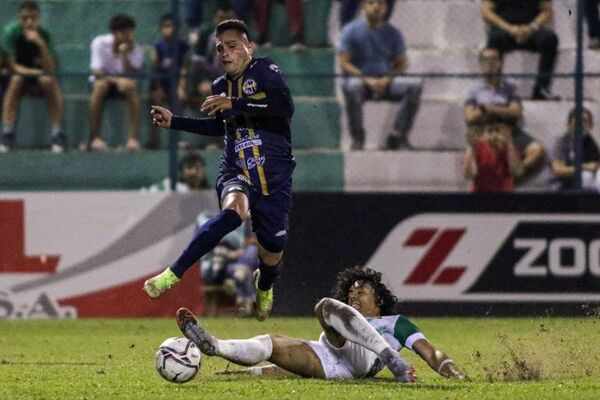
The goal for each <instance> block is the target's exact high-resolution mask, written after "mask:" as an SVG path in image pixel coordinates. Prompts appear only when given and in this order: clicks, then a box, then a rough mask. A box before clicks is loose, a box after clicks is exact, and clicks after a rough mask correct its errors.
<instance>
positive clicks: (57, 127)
mask: <svg viewBox="0 0 600 400" xmlns="http://www.w3.org/2000/svg"><path fill="white" fill-rule="evenodd" d="M60 131H61V129H60V125H58V124H57V125H52V130H51V131H50V132H51V134H52V136H53V137H54V136H56V135H58V134H59V133H60Z"/></svg>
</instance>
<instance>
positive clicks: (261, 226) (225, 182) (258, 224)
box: [217, 174, 292, 253]
mask: <svg viewBox="0 0 600 400" xmlns="http://www.w3.org/2000/svg"><path fill="white" fill-rule="evenodd" d="M231 192H242V193H244V194H246V196H247V197H248V201H249V203H250V217H251V218H252V230H253V231H254V233H256V239H257V240H258V243H260V245H261V246H262V247H264V248H265V249H266V250H268V251H270V252H271V253H279V252H280V251H282V250H283V248H284V246H285V243H286V242H287V238H288V233H289V224H290V212H291V211H292V179H291V178H290V179H289V180H288V182H287V183H286V184H284V185H283V186H282V187H281V189H279V190H277V191H276V192H275V193H271V194H269V195H268V196H265V195H262V194H261V193H259V192H257V191H256V190H254V189H253V188H252V182H251V181H250V179H248V178H246V176H244V175H242V174H240V175H235V174H223V175H221V176H220V177H219V179H218V180H217V195H218V196H219V202H220V201H221V200H222V199H223V197H225V196H226V195H227V194H229V193H231Z"/></svg>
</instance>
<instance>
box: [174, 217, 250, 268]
mask: <svg viewBox="0 0 600 400" xmlns="http://www.w3.org/2000/svg"><path fill="white" fill-rule="evenodd" d="M241 224H242V219H241V218H240V216H239V215H238V213H237V212H235V211H234V210H231V209H225V210H223V211H221V213H220V214H219V215H217V216H215V217H213V218H211V219H209V220H208V221H206V222H205V223H204V224H202V226H201V227H200V228H198V230H197V231H196V233H195V234H194V238H193V239H192V241H191V242H190V244H189V245H188V247H187V248H186V249H185V250H184V251H183V253H181V255H180V256H179V258H178V259H177V261H175V262H174V263H173V265H171V267H170V268H171V271H173V273H174V274H175V275H176V276H177V277H178V278H181V277H182V276H183V274H184V273H185V271H187V270H188V269H189V268H190V267H191V266H192V265H194V263H195V262H196V261H198V260H199V259H200V257H202V256H203V255H205V254H206V253H208V252H209V251H211V250H212V249H213V248H214V247H215V246H216V245H217V244H219V242H220V241H221V239H223V236H225V235H227V234H228V233H229V232H231V231H233V230H234V229H235V228H237V227H238V226H240V225H241Z"/></svg>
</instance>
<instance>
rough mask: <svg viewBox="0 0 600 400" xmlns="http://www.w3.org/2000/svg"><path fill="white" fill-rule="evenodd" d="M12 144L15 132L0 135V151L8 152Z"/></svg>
mask: <svg viewBox="0 0 600 400" xmlns="http://www.w3.org/2000/svg"><path fill="white" fill-rule="evenodd" d="M14 144H15V134H14V133H12V132H10V133H3V134H2V136H0V153H8V152H9V151H10V149H11V148H12V147H13V145H14Z"/></svg>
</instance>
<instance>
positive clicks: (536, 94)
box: [531, 88, 560, 101]
mask: <svg viewBox="0 0 600 400" xmlns="http://www.w3.org/2000/svg"><path fill="white" fill-rule="evenodd" d="M531 99H532V100H542V101H559V100H560V96H557V95H555V94H552V92H550V90H549V89H548V88H535V89H533V94H532V95H531Z"/></svg>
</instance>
